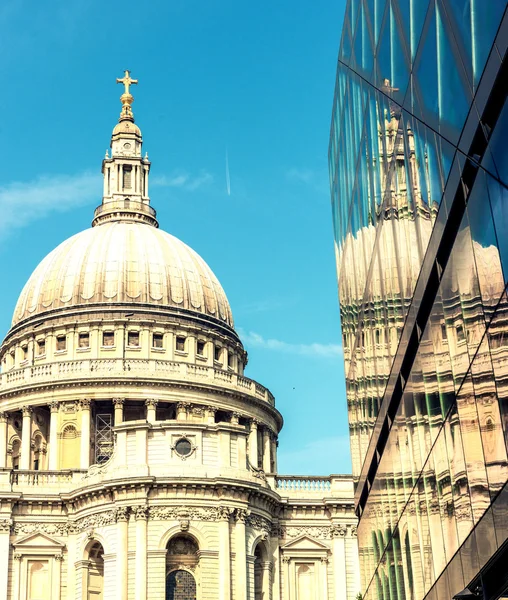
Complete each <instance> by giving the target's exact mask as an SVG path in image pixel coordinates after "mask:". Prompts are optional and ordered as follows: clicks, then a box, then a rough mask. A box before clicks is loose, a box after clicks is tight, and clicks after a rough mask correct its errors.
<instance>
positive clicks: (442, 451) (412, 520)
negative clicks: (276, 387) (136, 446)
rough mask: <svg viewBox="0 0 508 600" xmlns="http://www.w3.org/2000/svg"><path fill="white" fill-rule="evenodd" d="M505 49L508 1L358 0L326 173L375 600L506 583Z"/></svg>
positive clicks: (367, 577)
mask: <svg viewBox="0 0 508 600" xmlns="http://www.w3.org/2000/svg"><path fill="white" fill-rule="evenodd" d="M507 45H508V12H507V2H506V1H505V0H503V1H501V0H483V1H481V2H480V1H479V0H430V1H429V0H348V3H347V8H346V16H345V20H344V27H343V31H342V39H341V44H340V51H339V59H338V67H337V79H336V86H335V96H334V103H333V114H332V126H331V135H330V146H329V172H330V186H331V195H332V210H333V225H334V235H335V251H336V260H337V272H338V281H339V299H340V308H341V322H342V334H343V346H344V360H345V371H346V390H347V404H348V415H349V427H350V437H351V452H352V458H353V475H354V477H355V481H356V498H355V500H356V508H357V514H358V517H359V518H360V523H359V528H358V541H359V551H360V561H361V568H362V593H363V597H364V600H375V599H383V600H420V599H423V598H429V599H433V600H441V599H446V598H449V599H451V598H453V597H454V596H455V595H456V594H457V593H459V592H461V591H463V590H465V588H468V589H469V590H470V591H472V592H474V593H477V594H478V597H482V598H484V600H487V599H489V600H490V599H495V598H500V597H502V594H505V593H506V590H508V550H507V548H508V542H507V540H508V483H507V482H508V454H507V448H508V296H507V289H506V284H507V282H508V103H506V102H505V101H506V95H507V91H508V59H507V55H506V50H507ZM507 595H508V594H507Z"/></svg>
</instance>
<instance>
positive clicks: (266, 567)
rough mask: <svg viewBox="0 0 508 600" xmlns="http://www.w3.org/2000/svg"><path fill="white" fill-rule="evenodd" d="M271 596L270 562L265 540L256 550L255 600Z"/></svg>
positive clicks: (262, 599)
mask: <svg viewBox="0 0 508 600" xmlns="http://www.w3.org/2000/svg"><path fill="white" fill-rule="evenodd" d="M269 597H270V562H269V560H268V551H267V549H266V546H265V544H264V543H263V542H260V543H259V544H258V545H257V546H256V549H255V550H254V600H264V599H265V598H269Z"/></svg>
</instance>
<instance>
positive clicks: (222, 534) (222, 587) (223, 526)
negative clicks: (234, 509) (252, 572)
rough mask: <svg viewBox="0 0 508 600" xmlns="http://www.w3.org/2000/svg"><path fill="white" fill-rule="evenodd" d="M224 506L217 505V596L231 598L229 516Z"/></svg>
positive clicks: (227, 599)
mask: <svg viewBox="0 0 508 600" xmlns="http://www.w3.org/2000/svg"><path fill="white" fill-rule="evenodd" d="M230 514H231V511H230V509H229V508H227V507H226V506H219V598H220V600H231V548H230V542H229V516H230Z"/></svg>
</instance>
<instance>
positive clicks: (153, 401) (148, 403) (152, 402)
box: [145, 398, 159, 408]
mask: <svg viewBox="0 0 508 600" xmlns="http://www.w3.org/2000/svg"><path fill="white" fill-rule="evenodd" d="M157 404H159V400H158V399H157V398H147V399H146V400H145V406H147V407H148V406H150V407H152V408H157Z"/></svg>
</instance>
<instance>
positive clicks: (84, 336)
mask: <svg viewBox="0 0 508 600" xmlns="http://www.w3.org/2000/svg"><path fill="white" fill-rule="evenodd" d="M78 344H79V347H80V348H90V334H89V333H88V331H87V332H85V333H80V334H79V336H78Z"/></svg>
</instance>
